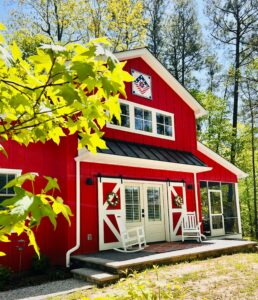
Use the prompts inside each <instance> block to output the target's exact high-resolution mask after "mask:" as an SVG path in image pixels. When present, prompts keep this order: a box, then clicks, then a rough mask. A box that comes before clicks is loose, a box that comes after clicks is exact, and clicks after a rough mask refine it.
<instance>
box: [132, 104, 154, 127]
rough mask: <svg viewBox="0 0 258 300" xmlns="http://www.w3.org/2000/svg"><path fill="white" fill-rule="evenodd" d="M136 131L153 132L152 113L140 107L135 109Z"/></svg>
mask: <svg viewBox="0 0 258 300" xmlns="http://www.w3.org/2000/svg"><path fill="white" fill-rule="evenodd" d="M134 117H135V129H136V130H143V131H147V132H152V115H151V112H150V111H148V110H145V109H141V108H138V107H135V108H134Z"/></svg>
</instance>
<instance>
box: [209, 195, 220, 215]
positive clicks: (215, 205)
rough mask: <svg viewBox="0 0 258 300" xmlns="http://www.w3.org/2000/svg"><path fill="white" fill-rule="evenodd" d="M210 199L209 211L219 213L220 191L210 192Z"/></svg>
mask: <svg viewBox="0 0 258 300" xmlns="http://www.w3.org/2000/svg"><path fill="white" fill-rule="evenodd" d="M210 199H211V213H212V214H221V213H222V211H221V201H220V192H210Z"/></svg>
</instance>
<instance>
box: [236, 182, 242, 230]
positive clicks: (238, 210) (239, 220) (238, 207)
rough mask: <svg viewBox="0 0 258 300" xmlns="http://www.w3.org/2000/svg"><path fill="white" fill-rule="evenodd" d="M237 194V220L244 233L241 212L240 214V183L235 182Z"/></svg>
mask: <svg viewBox="0 0 258 300" xmlns="http://www.w3.org/2000/svg"><path fill="white" fill-rule="evenodd" d="M235 195H236V209H237V221H238V229H239V233H240V234H241V235H242V224H241V214H240V203H239V194H238V183H235Z"/></svg>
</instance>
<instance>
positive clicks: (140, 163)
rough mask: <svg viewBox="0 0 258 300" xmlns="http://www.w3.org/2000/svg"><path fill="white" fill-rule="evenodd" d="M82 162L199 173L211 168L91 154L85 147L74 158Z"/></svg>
mask: <svg viewBox="0 0 258 300" xmlns="http://www.w3.org/2000/svg"><path fill="white" fill-rule="evenodd" d="M76 159H78V160H80V161H84V162H93V163H98V164H107V165H119V166H127V167H137V168H146V169H155V170H168V171H178V172H186V173H201V172H206V171H210V170H212V168H210V167H203V166H195V165H187V164H178V163H171V162H165V161H157V160H151V159H142V158H134V157H127V156H120V155H113V154H104V153H97V154H93V153H91V152H90V151H88V150H87V149H86V148H82V149H81V150H80V151H79V156H78V157H77V158H76Z"/></svg>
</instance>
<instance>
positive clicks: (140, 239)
mask: <svg viewBox="0 0 258 300" xmlns="http://www.w3.org/2000/svg"><path fill="white" fill-rule="evenodd" d="M116 221H117V225H118V229H119V232H120V236H121V243H122V247H121V248H114V250H116V251H119V252H125V253H128V252H131V253H132V252H138V251H142V250H143V249H144V248H145V247H146V239H145V234H144V228H143V227H142V226H141V227H135V228H131V229H126V226H125V222H124V221H123V220H122V217H121V216H116Z"/></svg>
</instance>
